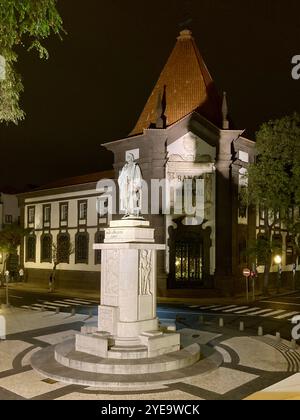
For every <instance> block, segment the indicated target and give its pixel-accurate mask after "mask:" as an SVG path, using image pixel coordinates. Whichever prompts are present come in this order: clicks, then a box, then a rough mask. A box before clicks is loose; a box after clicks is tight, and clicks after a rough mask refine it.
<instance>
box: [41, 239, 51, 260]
mask: <svg viewBox="0 0 300 420" xmlns="http://www.w3.org/2000/svg"><path fill="white" fill-rule="evenodd" d="M41 262H42V263H45V262H48V263H51V262H52V236H51V235H43V236H42V237H41Z"/></svg>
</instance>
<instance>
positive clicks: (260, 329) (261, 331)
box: [258, 327, 264, 337]
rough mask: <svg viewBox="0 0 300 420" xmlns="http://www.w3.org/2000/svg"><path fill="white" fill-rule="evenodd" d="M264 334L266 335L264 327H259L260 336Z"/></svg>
mask: <svg viewBox="0 0 300 420" xmlns="http://www.w3.org/2000/svg"><path fill="white" fill-rule="evenodd" d="M263 335H264V329H263V327H258V336H259V337H263Z"/></svg>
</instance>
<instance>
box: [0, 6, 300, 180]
mask: <svg viewBox="0 0 300 420" xmlns="http://www.w3.org/2000/svg"><path fill="white" fill-rule="evenodd" d="M58 3H59V10H60V12H61V14H62V17H63V19H64V25H65V29H66V30H67V32H68V35H67V36H65V37H64V41H63V42H61V41H60V40H59V39H57V38H55V37H54V38H53V37H52V38H51V40H49V42H47V46H48V48H49V52H50V59H49V60H48V61H41V60H39V59H38V58H37V57H36V55H35V54H33V53H32V52H31V53H25V52H22V53H21V56H20V61H19V70H20V72H21V73H22V75H23V79H24V84H25V93H24V94H23V96H22V106H23V108H24V110H25V112H26V120H25V121H24V122H21V123H19V125H18V126H14V125H13V124H10V125H5V124H2V126H1V127H0V142H1V167H0V177H1V180H0V185H2V186H3V185H11V186H14V187H23V186H24V185H26V184H36V185H40V184H42V183H46V182H48V181H51V180H55V179H59V178H64V177H69V176H74V175H81V174H85V173H89V172H98V171H101V170H105V169H109V168H110V167H111V164H112V158H111V156H110V154H109V153H107V152H105V149H103V148H101V147H100V145H101V144H102V143H105V142H108V141H112V140H115V139H119V138H123V137H125V136H126V135H127V134H128V133H129V132H130V131H131V130H132V128H133V126H134V125H135V123H136V121H137V118H138V116H139V114H140V112H141V111H142V109H143V107H144V105H145V102H146V100H147V98H148V96H149V94H150V93H151V90H152V88H153V86H154V84H155V82H156V80H157V78H158V76H159V74H160V71H161V70H162V68H163V66H164V64H165V62H166V60H167V59H168V56H169V54H170V53H171V51H172V48H173V47H174V45H175V40H176V37H177V36H178V33H179V31H180V30H181V29H183V27H182V26H181V23H182V22H184V21H186V20H187V19H189V16H188V14H187V10H188V13H189V15H190V16H191V17H192V22H191V23H189V24H188V25H186V26H188V27H189V28H190V29H191V30H192V31H193V34H194V37H195V39H196V41H197V44H198V46H199V48H200V51H201V53H202V55H203V57H204V59H205V62H206V64H207V66H208V68H209V70H210V73H211V74H212V76H213V78H214V80H215V82H216V85H217V87H218V89H219V91H220V93H221V92H222V91H224V90H226V91H227V92H228V100H229V106H230V113H231V118H232V119H233V120H234V123H235V126H236V128H241V129H244V128H246V129H247V133H246V135H247V136H248V137H251V138H252V137H253V136H254V133H255V131H256V130H257V129H258V127H259V125H260V124H261V123H262V122H264V121H267V120H269V119H271V118H276V117H281V116H283V115H286V114H289V113H292V112H293V111H299V112H300V80H299V81H295V80H293V79H292V77H291V69H292V64H291V59H292V57H293V56H294V55H297V54H300V42H299V41H300V19H299V15H300V4H299V1H298V0H244V1H241V0H226V1H224V0H191V1H190V2H189V4H190V5H189V6H188V7H187V6H186V4H187V2H186V1H184V0H180V1H179V0H152V1H147V0H143V1H141V0H105V1H104V0H85V1H84V2H83V1H79V0H59V2H58Z"/></svg>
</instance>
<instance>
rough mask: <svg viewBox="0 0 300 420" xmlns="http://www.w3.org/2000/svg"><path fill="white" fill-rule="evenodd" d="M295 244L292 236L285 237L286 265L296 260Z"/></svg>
mask: <svg viewBox="0 0 300 420" xmlns="http://www.w3.org/2000/svg"><path fill="white" fill-rule="evenodd" d="M295 251H296V244H295V239H294V238H293V237H292V236H287V237H286V265H292V264H294V263H295V262H296V260H297V256H296V252H295Z"/></svg>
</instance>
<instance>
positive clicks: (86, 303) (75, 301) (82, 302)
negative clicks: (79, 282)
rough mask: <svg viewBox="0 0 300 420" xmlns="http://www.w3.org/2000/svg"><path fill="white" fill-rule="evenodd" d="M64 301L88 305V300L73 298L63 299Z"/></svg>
mask: <svg viewBox="0 0 300 420" xmlns="http://www.w3.org/2000/svg"><path fill="white" fill-rule="evenodd" d="M65 302H71V303H73V304H75V303H77V304H79V305H90V302H87V301H84V300H81V301H80V300H77V299H76V300H74V299H65Z"/></svg>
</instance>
